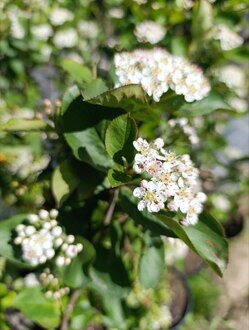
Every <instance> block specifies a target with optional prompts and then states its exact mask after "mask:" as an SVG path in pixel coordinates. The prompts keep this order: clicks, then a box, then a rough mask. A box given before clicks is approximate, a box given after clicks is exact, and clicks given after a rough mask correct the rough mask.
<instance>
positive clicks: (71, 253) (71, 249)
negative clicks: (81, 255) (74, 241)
mask: <svg viewBox="0 0 249 330" xmlns="http://www.w3.org/2000/svg"><path fill="white" fill-rule="evenodd" d="M65 254H66V256H68V257H69V258H75V257H76V256H77V254H78V249H77V246H76V245H69V246H68V248H67V249H66V251H65Z"/></svg>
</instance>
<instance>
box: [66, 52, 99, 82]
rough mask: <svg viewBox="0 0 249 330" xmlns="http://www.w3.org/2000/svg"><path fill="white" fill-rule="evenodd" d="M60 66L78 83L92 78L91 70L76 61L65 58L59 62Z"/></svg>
mask: <svg viewBox="0 0 249 330" xmlns="http://www.w3.org/2000/svg"><path fill="white" fill-rule="evenodd" d="M61 66H62V68H63V69H64V71H66V72H67V73H68V74H69V75H70V76H71V77H72V79H73V80H75V81H77V82H78V83H83V82H87V83H89V82H90V81H92V80H93V78H92V73H91V71H90V70H89V69H88V68H87V67H86V66H84V65H83V64H80V63H77V62H75V61H73V60H70V59H69V58H65V59H63V60H62V62H61Z"/></svg>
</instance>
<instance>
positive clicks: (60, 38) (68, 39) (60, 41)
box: [53, 28, 78, 49]
mask: <svg viewBox="0 0 249 330" xmlns="http://www.w3.org/2000/svg"><path fill="white" fill-rule="evenodd" d="M53 40H54V45H55V46H56V47H58V48H59V49H62V48H72V47H74V46H76V44H77V41H78V35H77V32H76V31H75V30H74V29H73V28H69V29H66V30H60V31H58V32H56V33H55V35H54V38H53Z"/></svg>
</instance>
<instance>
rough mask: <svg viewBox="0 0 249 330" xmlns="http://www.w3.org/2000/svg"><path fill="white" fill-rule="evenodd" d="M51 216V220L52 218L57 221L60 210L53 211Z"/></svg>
mask: <svg viewBox="0 0 249 330" xmlns="http://www.w3.org/2000/svg"><path fill="white" fill-rule="evenodd" d="M49 214H50V218H51V219H56V218H57V217H58V214H59V212H58V210H56V209H52V210H51V211H50V212H49Z"/></svg>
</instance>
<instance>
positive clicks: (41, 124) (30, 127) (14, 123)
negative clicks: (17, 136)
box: [1, 118, 48, 132]
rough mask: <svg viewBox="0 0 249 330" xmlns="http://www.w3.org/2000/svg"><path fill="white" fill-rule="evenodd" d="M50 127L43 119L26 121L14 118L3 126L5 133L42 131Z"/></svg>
mask: <svg viewBox="0 0 249 330" xmlns="http://www.w3.org/2000/svg"><path fill="white" fill-rule="evenodd" d="M47 127H48V126H47V124H46V123H45V121H43V120H41V119H24V118H12V119H10V120H9V121H8V122H7V123H5V124H4V125H2V126H1V129H2V130H3V131H7V132H24V131H40V130H44V129H46V128H47Z"/></svg>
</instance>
